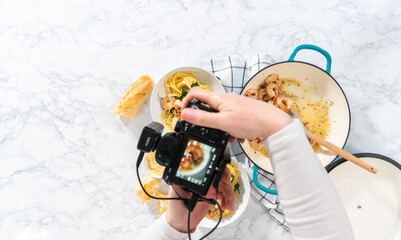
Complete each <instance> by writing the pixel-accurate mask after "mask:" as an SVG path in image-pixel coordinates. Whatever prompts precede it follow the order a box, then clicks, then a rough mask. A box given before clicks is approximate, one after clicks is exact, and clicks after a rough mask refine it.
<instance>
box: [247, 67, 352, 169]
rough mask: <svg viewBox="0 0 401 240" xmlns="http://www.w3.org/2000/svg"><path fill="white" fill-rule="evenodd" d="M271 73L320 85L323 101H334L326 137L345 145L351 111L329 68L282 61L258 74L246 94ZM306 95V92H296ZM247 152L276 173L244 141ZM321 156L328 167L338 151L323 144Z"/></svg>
mask: <svg viewBox="0 0 401 240" xmlns="http://www.w3.org/2000/svg"><path fill="white" fill-rule="evenodd" d="M270 74H278V75H279V76H280V78H295V79H296V80H298V81H301V82H303V83H305V84H306V85H308V86H311V87H316V96H317V97H319V98H320V97H322V98H323V100H327V101H332V102H333V103H334V104H333V105H332V106H331V107H330V110H329V115H330V122H331V126H330V133H329V135H328V137H327V138H326V140H328V141H329V142H331V143H333V144H335V145H336V146H338V147H340V148H342V147H343V146H344V145H345V142H346V140H347V137H348V132H349V127H350V112H349V108H348V103H347V100H346V98H345V95H344V93H343V92H342V90H341V88H340V87H339V86H338V85H337V83H336V82H335V81H334V80H333V79H332V78H331V77H330V75H328V74H327V73H326V72H325V71H323V70H321V69H320V68H317V67H315V66H313V65H309V64H306V63H302V62H282V63H278V64H276V65H272V66H269V67H267V68H265V69H263V70H261V71H260V72H259V73H257V74H256V75H255V76H254V77H253V78H252V79H251V80H250V82H249V83H248V84H247V85H246V87H245V88H244V89H243V90H242V95H244V94H245V92H246V91H247V90H248V89H249V88H257V87H258V86H259V84H260V83H262V82H263V81H264V80H265V79H266V77H267V76H268V75H270ZM295 94H297V95H298V96H302V94H304V93H303V92H298V93H295ZM241 146H242V148H243V149H244V151H245V153H246V155H247V156H248V157H249V158H250V159H251V160H252V161H253V162H254V163H255V164H256V165H258V166H259V167H260V168H262V169H263V170H265V171H267V172H270V173H272V172H273V169H272V166H271V163H270V160H269V158H267V157H265V156H263V155H262V154H260V153H258V152H255V151H254V150H252V149H251V148H250V146H249V144H248V141H245V142H244V143H243V144H241ZM316 154H317V157H318V158H319V160H320V161H321V162H322V164H323V165H324V166H327V165H328V164H329V163H330V162H331V161H333V160H334V159H335V157H336V154H334V153H332V152H331V151H329V150H327V149H326V148H324V147H322V148H321V149H320V150H319V151H318V152H317V153H316Z"/></svg>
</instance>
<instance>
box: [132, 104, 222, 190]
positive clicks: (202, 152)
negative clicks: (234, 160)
mask: <svg viewBox="0 0 401 240" xmlns="http://www.w3.org/2000/svg"><path fill="white" fill-rule="evenodd" d="M187 107H188V108H193V109H200V110H204V111H208V112H215V111H214V110H213V109H211V108H209V107H207V106H205V105H203V104H202V103H200V102H199V101H198V100H197V99H193V100H192V101H191V102H190V103H189V104H188V106H187ZM163 128H164V127H163V125H161V124H159V123H156V122H152V123H150V124H149V125H148V126H146V127H145V128H144V129H143V131H142V134H141V137H140V139H139V142H138V149H139V150H141V151H143V152H149V151H154V150H156V154H155V157H156V161H157V163H159V164H160V165H162V166H165V167H166V168H165V170H164V173H163V177H162V178H163V179H164V180H165V181H166V183H168V184H176V185H179V186H180V187H182V188H183V189H185V190H188V191H190V192H194V193H197V194H200V195H205V194H206V193H207V191H208V190H209V187H210V185H211V184H212V183H213V185H214V186H215V187H216V188H217V187H218V184H219V182H220V179H221V177H222V175H223V172H224V169H225V166H226V164H227V163H229V162H230V153H229V150H228V148H226V147H227V143H228V141H229V138H230V135H229V134H228V133H226V132H224V131H221V130H218V129H214V128H207V127H200V126H196V125H193V124H191V123H188V122H185V121H182V120H179V121H178V122H177V124H176V126H175V129H174V131H175V132H169V133H166V134H165V135H164V136H163V137H161V132H162V131H163Z"/></svg>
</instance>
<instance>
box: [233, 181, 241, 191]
mask: <svg viewBox="0 0 401 240" xmlns="http://www.w3.org/2000/svg"><path fill="white" fill-rule="evenodd" d="M235 191H238V193H241V192H240V191H239V183H237V184H235V185H234V192H235Z"/></svg>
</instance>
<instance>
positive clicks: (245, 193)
mask: <svg viewBox="0 0 401 240" xmlns="http://www.w3.org/2000/svg"><path fill="white" fill-rule="evenodd" d="M231 164H232V165H234V166H236V167H237V168H238V169H239V170H240V172H241V176H240V179H239V183H240V186H239V190H240V193H241V197H240V198H239V199H236V200H235V212H234V213H232V214H230V215H229V216H227V217H224V218H222V219H221V222H220V224H219V227H225V226H228V225H230V224H232V223H233V222H235V221H236V220H237V219H238V218H239V217H240V216H241V215H242V214H243V213H244V211H245V209H246V206H247V205H248V202H249V197H250V194H251V188H250V185H249V179H248V175H247V174H246V172H245V170H244V169H243V168H242V166H241V165H240V164H238V162H237V161H235V160H234V159H233V158H232V159H231ZM217 222H218V219H210V218H206V217H205V218H204V219H203V220H202V221H201V222H200V223H199V226H200V227H203V228H214V227H215V226H216V224H217Z"/></svg>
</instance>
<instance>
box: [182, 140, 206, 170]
mask: <svg viewBox="0 0 401 240" xmlns="http://www.w3.org/2000/svg"><path fill="white" fill-rule="evenodd" d="M189 144H190V145H188V146H187V148H186V149H185V153H184V157H183V158H182V161H181V163H180V167H181V171H183V172H185V171H189V170H192V169H194V168H196V167H197V166H199V165H200V164H201V163H202V160H203V149H202V148H201V146H200V145H201V143H200V142H197V143H195V144H194V142H190V143H189Z"/></svg>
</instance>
